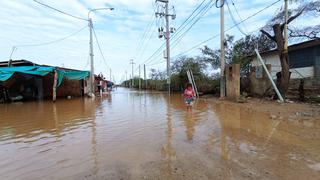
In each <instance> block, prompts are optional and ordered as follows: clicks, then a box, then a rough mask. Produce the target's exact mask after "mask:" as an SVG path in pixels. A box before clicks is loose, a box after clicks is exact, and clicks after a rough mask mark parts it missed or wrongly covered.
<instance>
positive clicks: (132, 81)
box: [130, 59, 135, 87]
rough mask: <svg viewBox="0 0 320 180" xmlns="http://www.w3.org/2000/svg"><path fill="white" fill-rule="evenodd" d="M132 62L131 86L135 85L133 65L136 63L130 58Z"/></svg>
mask: <svg viewBox="0 0 320 180" xmlns="http://www.w3.org/2000/svg"><path fill="white" fill-rule="evenodd" d="M130 64H131V87H133V86H134V76H133V65H134V64H135V63H134V62H133V59H131V60H130Z"/></svg>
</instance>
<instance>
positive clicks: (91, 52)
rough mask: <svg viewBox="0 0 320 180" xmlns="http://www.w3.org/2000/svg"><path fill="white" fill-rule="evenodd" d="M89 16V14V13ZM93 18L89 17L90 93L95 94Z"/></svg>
mask: <svg viewBox="0 0 320 180" xmlns="http://www.w3.org/2000/svg"><path fill="white" fill-rule="evenodd" d="M88 16H89V15H88ZM92 28H93V25H92V19H91V18H89V29H90V95H93V94H94V85H93V84H94V64H93V56H94V55H93V42H92V41H93V38H92Z"/></svg>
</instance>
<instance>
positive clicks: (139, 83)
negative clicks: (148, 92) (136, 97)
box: [139, 64, 141, 91]
mask: <svg viewBox="0 0 320 180" xmlns="http://www.w3.org/2000/svg"><path fill="white" fill-rule="evenodd" d="M140 90H141V69H140V64H139V91H140Z"/></svg>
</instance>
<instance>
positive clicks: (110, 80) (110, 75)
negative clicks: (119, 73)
mask: <svg viewBox="0 0 320 180" xmlns="http://www.w3.org/2000/svg"><path fill="white" fill-rule="evenodd" d="M111 74H112V71H111V68H110V81H111Z"/></svg>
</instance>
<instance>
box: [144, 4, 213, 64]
mask: <svg viewBox="0 0 320 180" xmlns="http://www.w3.org/2000/svg"><path fill="white" fill-rule="evenodd" d="M205 1H206V0H203V1H202V2H201V3H200V4H199V5H198V6H197V7H196V8H195V9H194V11H193V12H192V13H191V14H190V15H189V17H188V18H187V19H186V20H185V21H184V22H183V23H182V24H181V25H180V26H179V27H178V28H177V29H176V32H175V33H174V34H173V36H172V40H175V38H176V37H177V38H178V39H179V38H181V37H182V36H184V35H183V34H186V32H184V33H183V34H182V35H181V34H180V36H178V35H179V33H180V32H181V31H182V30H183V29H184V28H186V27H187V26H188V25H189V24H190V23H192V21H194V20H195V19H196V20H195V21H198V20H199V16H203V15H202V14H203V11H205V10H206V9H207V8H208V7H209V5H210V4H211V3H212V2H213V0H209V2H208V3H206V5H204V7H202V9H200V8H201V6H202V5H203V4H204V2H205ZM199 9H200V11H198V12H197V10H199ZM196 12H197V13H196ZM195 13H196V14H195ZM194 14H195V16H193V15H194ZM192 16H193V17H192ZM190 18H191V19H190ZM194 24H195V22H193V24H192V25H191V26H193V25H194ZM188 29H189V30H190V29H191V28H190V27H189V28H188ZM187 31H188V30H187ZM164 45H165V43H163V44H162V45H161V46H160V47H159V48H158V49H157V50H156V51H155V52H154V53H153V54H152V55H151V56H150V57H149V58H148V59H147V60H146V61H144V63H147V64H148V63H151V62H152V61H154V59H152V58H153V57H154V56H155V55H157V54H158V53H159V52H160V51H161V50H162V48H163V47H164ZM159 55H160V54H158V56H159Z"/></svg>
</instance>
